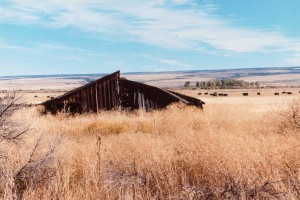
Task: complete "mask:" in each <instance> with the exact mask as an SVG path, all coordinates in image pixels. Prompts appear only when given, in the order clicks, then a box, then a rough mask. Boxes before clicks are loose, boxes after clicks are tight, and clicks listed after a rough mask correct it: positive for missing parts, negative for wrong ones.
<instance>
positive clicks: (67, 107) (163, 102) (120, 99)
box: [41, 71, 205, 114]
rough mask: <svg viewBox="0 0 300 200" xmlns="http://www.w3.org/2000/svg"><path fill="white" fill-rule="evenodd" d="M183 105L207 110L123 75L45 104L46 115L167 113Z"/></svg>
mask: <svg viewBox="0 0 300 200" xmlns="http://www.w3.org/2000/svg"><path fill="white" fill-rule="evenodd" d="M175 102H183V103H185V104H187V105H194V106H196V107H199V108H203V104H205V103H204V102H203V101H201V100H199V99H196V98H193V97H189V96H186V95H183V94H179V93H177V92H173V91H169V90H164V89H160V88H157V87H154V86H150V85H146V84H143V83H138V82H135V81H130V80H127V79H125V78H120V71H116V72H114V73H112V74H110V75H107V76H104V77H102V78H99V79H97V80H95V81H92V82H90V83H88V84H86V85H84V86H81V87H79V88H76V89H74V90H72V91H69V92H67V93H65V94H63V95H61V96H58V97H56V98H54V99H51V100H48V101H45V102H43V103H41V105H43V106H44V107H45V111H46V112H51V113H53V114H55V113H57V112H58V111H67V112H71V113H82V112H98V111H99V110H112V109H116V108H118V109H123V110H127V111H131V110H134V109H143V110H145V111H151V110H157V109H163V108H165V107H166V106H168V105H170V104H171V103H175Z"/></svg>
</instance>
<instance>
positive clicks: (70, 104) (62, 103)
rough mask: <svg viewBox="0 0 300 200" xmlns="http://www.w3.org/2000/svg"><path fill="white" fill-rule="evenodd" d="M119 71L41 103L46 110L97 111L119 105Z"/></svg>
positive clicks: (54, 111) (53, 111)
mask: <svg viewBox="0 0 300 200" xmlns="http://www.w3.org/2000/svg"><path fill="white" fill-rule="evenodd" d="M119 78H120V71H117V72H115V73H113V74H110V75H107V76H104V77H102V78H100V79H98V80H96V81H93V82H91V83H88V84H86V85H84V86H82V87H80V88H77V89H75V90H72V91H70V92H67V93H66V94H64V95H61V96H59V97H57V98H54V99H51V100H48V101H46V102H44V103H42V105H44V106H45V109H46V110H47V111H51V112H52V113H56V112H58V111H70V112H79V113H80V112H97V111H98V110H111V109H113V108H115V107H118V106H119V87H118V80H119Z"/></svg>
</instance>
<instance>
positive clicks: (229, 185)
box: [5, 97, 300, 199]
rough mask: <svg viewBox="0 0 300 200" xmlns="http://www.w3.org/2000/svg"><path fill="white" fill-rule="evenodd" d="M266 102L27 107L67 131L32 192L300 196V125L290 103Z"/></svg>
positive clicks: (40, 195) (25, 114) (37, 121)
mask: <svg viewBox="0 0 300 200" xmlns="http://www.w3.org/2000/svg"><path fill="white" fill-rule="evenodd" d="M241 98H243V97H241ZM274 98H275V97H274ZM245 105H246V106H245ZM263 105H264V106H265V107H264V109H262V108H261V107H259V101H251V102H250V103H249V102H248V104H245V103H244V102H243V101H242V100H241V101H240V102H238V103H236V104H235V105H232V104H227V103H216V102H210V103H208V105H207V106H206V107H205V109H204V110H203V111H201V110H199V109H197V108H194V107H185V106H183V105H181V104H177V105H172V106H170V107H168V108H167V109H166V110H164V111H154V112H152V113H144V112H136V113H132V114H128V113H123V112H118V111H112V112H101V113H98V114H86V115H76V116H69V115H65V114H59V115H57V116H52V115H46V116H40V115H38V114H37V112H36V110H34V109H30V110H23V111H20V112H19V113H18V115H17V116H16V118H18V119H23V120H25V119H26V121H27V122H30V123H31V126H32V128H33V130H32V131H33V132H34V134H33V135H36V133H38V134H41V135H42V138H43V139H44V141H45V142H48V141H52V140H53V138H54V137H59V138H60V145H59V146H58V148H57V151H56V152H55V158H54V161H53V163H52V164H51V166H52V167H53V166H54V167H55V169H56V170H55V175H54V176H52V177H51V178H49V179H46V180H44V181H43V182H41V183H39V184H36V185H28V187H27V189H26V191H25V194H24V198H25V199H270V198H271V199H272V198H279V199H299V198H300V176H299V175H300V172H299V170H300V140H299V139H300V134H299V130H298V129H295V128H294V127H293V124H292V123H291V121H290V118H289V114H290V111H289V108H290V107H289V106H282V107H281V105H280V104H267V103H265V104H263ZM285 105H287V102H285ZM257 107H259V110H257ZM258 111H259V112H258ZM33 141H34V137H32V138H30V139H29V140H28V142H27V143H26V144H28V146H26V145H25V146H23V147H22V148H25V149H30V145H31V144H33V143H34V142H33ZM22 152H26V151H22ZM8 168H9V165H8ZM7 188H9V187H7ZM9 194H12V192H10V193H9V192H6V196H5V197H10V196H9Z"/></svg>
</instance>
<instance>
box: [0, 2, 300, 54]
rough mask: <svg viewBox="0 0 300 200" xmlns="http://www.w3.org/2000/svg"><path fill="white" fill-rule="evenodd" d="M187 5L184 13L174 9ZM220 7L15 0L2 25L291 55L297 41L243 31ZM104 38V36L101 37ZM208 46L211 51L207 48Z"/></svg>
mask: <svg viewBox="0 0 300 200" xmlns="http://www.w3.org/2000/svg"><path fill="white" fill-rule="evenodd" d="M172 3H174V5H178V4H185V5H189V3H191V6H190V7H189V6H187V8H186V9H180V8H177V7H176V6H175V7H172V6H170V4H172ZM200 8H203V9H200ZM214 9H217V6H214V5H213V4H211V3H209V1H208V3H207V4H206V5H203V6H202V7H201V6H200V7H195V3H194V2H193V1H189V0H155V1H138V0H127V1H117V0H114V1H106V0H72V1H62V0H47V1H40V0H13V1H12V3H11V6H10V7H9V8H1V9H0V21H6V20H12V19H13V18H14V19H15V20H16V21H19V22H20V23H23V21H26V22H27V23H28V22H30V21H31V22H32V23H42V25H44V26H49V27H51V28H62V27H75V28H78V29H81V30H83V31H88V32H94V33H105V34H110V35H112V36H116V39H119V40H122V39H127V40H128V39H129V40H131V41H136V42H140V43H146V44H149V45H154V46H159V47H163V48H169V49H179V50H190V51H198V50H199V49H201V50H202V51H201V52H212V51H222V52H225V54H227V55H228V54H233V53H251V52H272V51H291V52H300V50H299V49H297V48H295V45H294V44H295V43H299V42H300V41H299V39H293V38H287V37H285V36H284V35H283V34H282V33H280V32H274V31H270V30H262V29H255V28H241V27H237V26H235V25H233V24H232V23H231V22H230V21H228V20H226V19H222V18H221V17H217V16H216V15H213V14H211V12H213V10H214ZM99 37H100V35H99ZM207 47H209V49H207Z"/></svg>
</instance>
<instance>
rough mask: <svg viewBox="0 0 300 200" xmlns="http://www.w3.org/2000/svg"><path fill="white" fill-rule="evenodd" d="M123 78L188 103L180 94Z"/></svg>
mask: <svg viewBox="0 0 300 200" xmlns="http://www.w3.org/2000/svg"><path fill="white" fill-rule="evenodd" d="M125 80H126V81H128V82H131V83H134V84H139V85H142V86H144V87H148V88H152V89H155V90H160V91H162V92H164V93H166V94H168V95H171V96H172V97H174V98H176V99H178V100H179V101H182V102H184V103H186V104H190V102H188V101H187V100H186V99H184V98H182V97H180V96H178V95H176V94H174V93H172V92H170V91H168V90H165V89H161V88H158V87H155V86H152V85H147V84H144V83H140V82H136V81H131V80H127V79H125ZM197 100H199V99H197Z"/></svg>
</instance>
